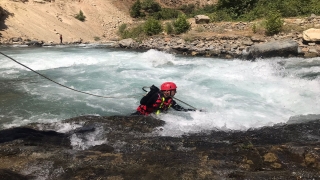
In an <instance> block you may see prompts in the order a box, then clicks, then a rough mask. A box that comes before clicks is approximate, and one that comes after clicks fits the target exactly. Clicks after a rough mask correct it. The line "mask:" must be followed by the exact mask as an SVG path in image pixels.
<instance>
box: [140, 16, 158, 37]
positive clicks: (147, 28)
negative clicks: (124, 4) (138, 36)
mask: <svg viewBox="0 0 320 180" xmlns="http://www.w3.org/2000/svg"><path fill="white" fill-rule="evenodd" d="M143 29H144V32H145V33H146V34H147V35H149V36H151V35H155V34H159V33H160V32H161V31H162V26H161V23H160V21H158V20H156V19H154V18H149V19H148V20H147V21H146V22H145V24H144V27H143Z"/></svg>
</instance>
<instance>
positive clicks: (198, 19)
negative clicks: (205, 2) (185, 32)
mask: <svg viewBox="0 0 320 180" xmlns="http://www.w3.org/2000/svg"><path fill="white" fill-rule="evenodd" d="M194 18H195V23H196V24H208V23H209V22H210V18H209V16H206V15H196V16H195V17H194Z"/></svg>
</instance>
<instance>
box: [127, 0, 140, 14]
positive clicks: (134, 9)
mask: <svg viewBox="0 0 320 180" xmlns="http://www.w3.org/2000/svg"><path fill="white" fill-rule="evenodd" d="M140 11H141V2H140V0H137V1H136V2H135V3H133V5H132V7H131V8H130V16H131V17H133V18H137V17H140V16H141V15H142V13H141V12H140Z"/></svg>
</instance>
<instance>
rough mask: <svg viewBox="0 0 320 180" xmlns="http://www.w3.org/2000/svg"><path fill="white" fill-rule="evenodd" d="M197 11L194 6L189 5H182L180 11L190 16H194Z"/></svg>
mask: <svg viewBox="0 0 320 180" xmlns="http://www.w3.org/2000/svg"><path fill="white" fill-rule="evenodd" d="M195 9H196V6H195V5H194V4H187V5H185V4H184V5H182V6H181V7H180V8H179V10H181V11H182V12H183V13H185V14H187V15H189V14H193V13H194V11H195Z"/></svg>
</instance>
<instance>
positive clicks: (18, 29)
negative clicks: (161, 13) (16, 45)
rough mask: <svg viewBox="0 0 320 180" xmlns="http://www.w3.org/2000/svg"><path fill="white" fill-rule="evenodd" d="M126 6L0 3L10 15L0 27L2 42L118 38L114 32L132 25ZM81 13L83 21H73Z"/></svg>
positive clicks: (104, 1) (83, 0)
mask: <svg viewBox="0 0 320 180" xmlns="http://www.w3.org/2000/svg"><path fill="white" fill-rule="evenodd" d="M128 2H129V3H126V2H123V1H115V0H55V1H52V2H48V1H44V0H29V1H28V2H25V3H23V2H16V1H12V0H1V1H0V6H1V7H2V8H4V9H5V10H7V11H8V12H9V13H12V15H11V16H9V17H8V18H7V19H6V20H5V22H4V25H2V27H0V28H1V29H2V30H1V31H0V33H1V34H2V38H1V39H0V40H1V42H5V41H7V40H9V39H10V38H14V37H17V38H18V37H21V38H22V40H25V39H30V40H38V41H41V40H42V41H44V42H45V43H48V42H53V43H58V42H60V39H59V34H62V35H63V41H65V42H73V41H78V40H79V39H80V38H81V39H82V40H83V42H95V41H96V40H99V39H100V41H108V40H112V39H117V38H118V36H117V34H116V31H117V30H118V26H119V25H120V24H122V23H128V24H130V23H132V19H131V17H130V16H129V14H128V8H129V7H130V6H129V5H130V1H128ZM80 10H81V11H83V13H84V15H85V16H86V20H85V21H84V22H81V21H79V20H77V19H76V18H74V16H75V14H78V13H79V12H80Z"/></svg>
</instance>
